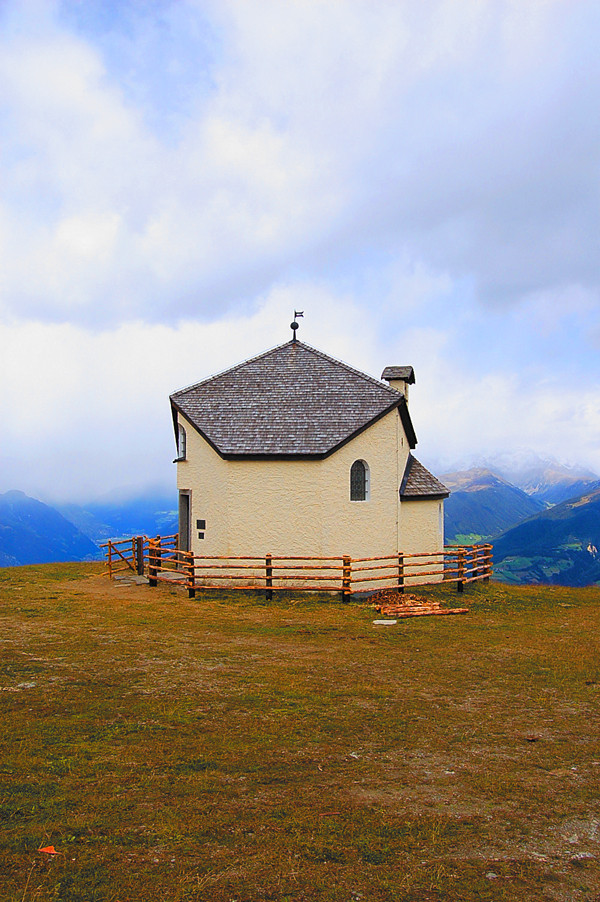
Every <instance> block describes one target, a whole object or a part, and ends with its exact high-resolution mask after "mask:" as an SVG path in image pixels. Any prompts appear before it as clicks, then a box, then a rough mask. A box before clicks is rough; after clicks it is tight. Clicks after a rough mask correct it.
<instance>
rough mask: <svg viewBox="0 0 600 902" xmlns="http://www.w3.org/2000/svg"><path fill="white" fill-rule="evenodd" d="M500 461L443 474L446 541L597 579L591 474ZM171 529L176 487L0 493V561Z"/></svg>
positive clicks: (597, 494)
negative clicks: (63, 498)
mask: <svg viewBox="0 0 600 902" xmlns="http://www.w3.org/2000/svg"><path fill="white" fill-rule="evenodd" d="M497 463H498V467H499V469H502V471H503V472H499V471H498V470H494V471H492V470H491V469H490V468H489V467H484V466H479V467H472V468H471V469H469V470H461V471H457V472H453V473H447V474H446V475H444V476H442V477H441V478H442V481H443V482H444V483H445V485H446V486H447V487H448V488H449V489H451V492H452V493H451V495H450V497H449V498H448V499H447V501H446V504H445V535H446V542H447V543H448V544H451V543H466V544H468V543H473V542H479V541H491V542H492V543H493V545H494V568H495V574H496V577H497V578H499V579H503V580H506V581H509V582H536V583H559V584H565V585H573V586H576V585H586V584H589V583H600V557H599V553H598V549H600V480H599V479H598V477H597V476H596V475H595V474H593V473H591V472H590V471H587V470H582V469H580V468H573V467H563V466H561V465H559V464H557V463H556V462H552V461H540V460H539V459H537V460H531V459H530V460H528V461H526V462H525V463H524V462H523V461H522V460H521V461H515V459H512V460H511V459H508V460H507V459H504V460H498V461H497ZM509 477H511V478H509ZM517 481H518V484H517ZM176 531H177V503H176V496H175V495H174V494H173V495H171V494H168V493H165V492H164V491H154V492H148V493H146V494H144V495H141V496H135V497H131V496H129V495H127V494H124V493H119V494H113V495H111V496H107V497H105V498H102V499H99V500H96V501H93V502H90V503H87V504H84V505H76V504H63V505H59V506H57V507H52V506H50V505H48V504H44V503H43V502H41V501H38V500H36V499H34V498H29V497H28V496H27V495H25V494H24V493H23V492H17V491H11V492H7V493H6V494H4V495H0V567H8V566H16V565H19V564H30V563H45V562H47V561H66V560H93V559H98V558H100V557H101V556H102V552H101V549H100V548H99V545H100V544H101V543H102V542H104V541H106V539H108V538H124V537H129V536H132V535H157V534H160V535H172V534H173V533H175V532H176Z"/></svg>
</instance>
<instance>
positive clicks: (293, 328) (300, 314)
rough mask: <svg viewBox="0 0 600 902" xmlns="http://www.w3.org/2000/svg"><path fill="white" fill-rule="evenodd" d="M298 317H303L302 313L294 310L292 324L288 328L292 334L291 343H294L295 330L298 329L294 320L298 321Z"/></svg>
mask: <svg viewBox="0 0 600 902" xmlns="http://www.w3.org/2000/svg"><path fill="white" fill-rule="evenodd" d="M299 316H304V311H303V310H294V322H293V323H292V325H291V327H290V328H291V330H292V332H293V334H294V337H293V338H292V341H296V330H297V329H299V328H300V327H299V325H298V323H297V322H296V320H297V319H298V317H299Z"/></svg>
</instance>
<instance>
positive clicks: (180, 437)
mask: <svg viewBox="0 0 600 902" xmlns="http://www.w3.org/2000/svg"><path fill="white" fill-rule="evenodd" d="M186 450H187V448H186V435H185V429H184V428H183V426H179V428H178V430H177V457H178V459H179V460H185V457H186Z"/></svg>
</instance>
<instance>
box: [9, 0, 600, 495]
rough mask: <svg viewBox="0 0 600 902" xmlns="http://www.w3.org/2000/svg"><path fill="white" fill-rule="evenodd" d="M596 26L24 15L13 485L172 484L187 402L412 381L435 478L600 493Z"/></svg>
mask: <svg viewBox="0 0 600 902" xmlns="http://www.w3.org/2000/svg"><path fill="white" fill-rule="evenodd" d="M599 38H600V7H599V6H598V4H597V3H595V2H589V3H587V2H579V0H570V2H565V0H560V2H559V0H528V2H527V3H523V2H517V0H505V2H494V0H461V2H460V3H457V2H455V0H452V2H450V0H410V2H407V0H404V2H402V0H394V2H391V0H390V2H387V0H369V2H366V0H344V2H339V0H289V2H286V0H284V2H282V0H261V2H260V3H252V2H242V0H219V2H216V0H215V2H208V0H206V2H201V0H194V2H191V0H171V2H166V0H165V2H160V0H156V2H143V3H142V2H122V3H106V2H88V0H86V2H75V0H67V2H62V3H58V2H42V0H32V2H29V0H19V2H11V0H4V2H2V3H0V125H1V127H2V135H3V140H2V146H1V149H0V176H1V178H0V331H1V333H2V334H1V340H2V347H3V349H4V352H3V354H2V358H1V359H0V379H1V385H2V392H1V395H0V414H1V423H2V425H1V426H0V430H1V432H0V436H1V443H0V465H1V467H0V491H4V490H8V489H11V488H20V489H23V490H24V491H27V492H29V493H31V494H34V495H37V496H38V497H44V498H47V499H49V500H64V499H70V500H86V499H89V498H93V497H95V496H99V495H102V494H103V493H105V492H109V491H111V490H113V489H115V488H119V487H130V488H131V489H132V490H133V489H135V490H137V489H140V490H141V489H144V488H145V487H147V486H150V485H154V486H157V485H161V486H173V484H174V473H173V469H174V468H173V466H172V464H171V460H172V457H173V446H172V441H173V439H172V432H171V425H170V416H169V406H168V395H169V393H170V392H171V391H174V390H175V389H177V388H179V387H181V386H183V385H187V384H190V383H192V382H195V381H198V380H199V379H201V378H203V377H205V376H207V375H209V374H211V373H213V372H217V371H220V370H222V369H225V368H227V367H228V366H231V365H233V364H235V363H237V362H239V361H240V360H243V359H244V358H246V357H248V356H252V355H253V354H256V353H259V352H260V351H262V350H265V349H267V348H269V347H272V346H273V345H276V344H278V343H280V342H282V341H285V340H287V339H288V338H289V336H290V331H289V323H290V321H291V317H292V313H293V311H294V309H295V308H296V309H301V310H304V311H305V317H304V320H303V321H302V328H301V333H300V337H302V338H303V339H304V340H306V341H307V342H309V343H310V344H312V345H314V346H316V347H318V348H321V349H322V350H324V351H326V352H328V353H330V354H332V355H334V356H338V357H340V358H341V359H343V360H345V361H347V362H348V363H350V364H352V365H354V366H356V367H358V368H361V369H363V370H365V371H366V372H369V373H371V374H373V375H375V376H379V375H380V374H381V371H382V370H383V368H384V367H385V366H386V365H389V364H412V365H413V366H414V367H415V370H416V375H417V384H416V386H415V388H414V390H413V392H412V393H411V411H412V416H413V420H414V423H415V428H416V431H417V435H418V437H419V445H418V447H417V453H418V455H419V456H420V458H421V459H422V460H423V462H424V463H426V464H427V465H429V466H431V467H433V468H434V469H436V470H437V471H438V472H443V471H444V470H446V469H448V468H449V467H453V466H455V465H468V464H470V463H473V462H477V461H480V460H482V459H490V458H493V457H494V455H496V454H498V453H501V452H506V451H510V452H513V451H516V452H519V453H521V452H526V451H527V452H528V451H532V452H535V453H537V454H540V455H542V456H552V457H554V458H556V459H558V460H561V461H563V462H568V463H577V464H581V465H584V466H587V467H590V468H591V469H593V470H594V471H596V472H600V393H599V390H598V382H599V380H598V377H599V375H600V373H599V370H600V364H599V362H598V361H599V357H600V354H599V349H600V305H599V295H598V291H599V262H598V261H599V254H598V250H599V249H598V240H599V238H598V236H599V234H600V229H599V223H598V218H599V217H598V210H599V200H600V197H599V195H600V123H599V117H600V97H599V95H600V77H599V76H600V71H599V70H600V58H599V57H598V53H597V46H598V40H599Z"/></svg>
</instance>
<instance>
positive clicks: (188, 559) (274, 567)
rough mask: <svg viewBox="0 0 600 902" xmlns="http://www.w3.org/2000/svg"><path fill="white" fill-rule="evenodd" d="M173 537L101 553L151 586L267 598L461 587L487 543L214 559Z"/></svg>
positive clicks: (473, 575) (476, 576)
mask: <svg viewBox="0 0 600 902" xmlns="http://www.w3.org/2000/svg"><path fill="white" fill-rule="evenodd" d="M177 545H178V537H177V535H174V536H156V538H148V537H147V536H134V537H133V538H131V539H122V540H120V541H116V542H113V541H108V542H107V543H106V544H104V545H103V546H102V547H103V548H106V559H107V567H108V573H109V576H110V577H111V578H112V577H113V576H114V575H115V574H117V573H122V572H123V571H130V572H132V573H134V574H137V575H140V576H142V575H143V576H147V577H148V581H149V583H150V585H151V586H156V585H157V584H158V582H168V583H170V584H172V585H179V586H182V587H183V588H185V589H187V590H188V593H189V596H190V598H193V597H194V596H195V594H196V591H198V590H208V589H226V590H227V591H231V590H238V589H239V590H245V591H248V590H257V589H259V590H262V591H264V592H265V593H266V597H267V598H272V597H273V592H274V591H278V590H279V591H281V590H293V591H300V592H302V591H310V592H340V593H341V594H342V596H343V597H344V598H348V597H349V596H351V595H353V594H356V593H359V592H373V591H375V590H377V589H397V590H398V591H400V592H403V591H404V590H405V589H406V588H411V587H413V586H422V585H430V584H433V583H440V582H455V583H456V588H457V590H458V591H459V592H462V591H463V589H464V586H465V585H467V584H468V583H471V582H474V581H475V580H489V578H490V576H491V575H492V573H493V569H492V546H491V545H488V544H482V545H447V546H446V547H445V548H444V550H443V551H439V552H420V553H415V554H402V553H401V554H396V555H391V556H387V557H369V558H351V557H349V556H348V555H341V556H339V557H294V556H290V557H280V556H277V555H271V554H267V555H265V556H264V557H217V556H210V555H195V554H192V552H191V551H181V550H180V549H179V548H178V547H177Z"/></svg>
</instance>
